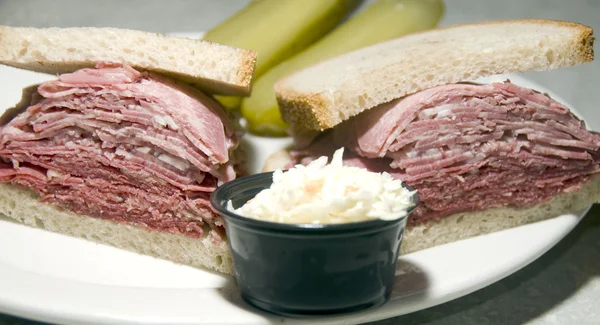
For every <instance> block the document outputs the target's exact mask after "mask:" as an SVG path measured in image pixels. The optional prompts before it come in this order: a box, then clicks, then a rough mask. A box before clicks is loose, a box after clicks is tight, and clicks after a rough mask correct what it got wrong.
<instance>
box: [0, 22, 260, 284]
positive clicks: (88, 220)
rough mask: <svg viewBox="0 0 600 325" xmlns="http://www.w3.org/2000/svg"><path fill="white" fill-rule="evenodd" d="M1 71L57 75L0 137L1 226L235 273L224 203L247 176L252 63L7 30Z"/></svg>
mask: <svg viewBox="0 0 600 325" xmlns="http://www.w3.org/2000/svg"><path fill="white" fill-rule="evenodd" d="M0 49H1V51H0V63H2V64H4V65H8V66H12V67H17V68H21V69H27V70H32V71H37V72H45V73H51V74H56V75H57V76H56V78H55V79H54V80H50V81H47V82H43V83H41V84H40V85H35V86H33V87H29V88H27V89H25V90H24V92H23V99H22V101H21V103H19V104H18V105H17V106H15V107H14V108H12V109H9V110H7V111H6V112H5V113H4V115H3V116H2V126H1V127H0V213H2V214H3V215H5V216H7V217H8V218H11V219H14V220H16V221H18V222H22V223H24V224H26V225H29V226H33V227H39V228H44V229H47V230H50V231H54V232H58V233H63V234H67V235H71V236H76V237H81V238H86V239H89V240H93V241H96V242H100V243H104V244H109V245H113V246H116V247H119V248H123V249H128V250H131V251H134V252H138V253H142V254H147V255H152V256H156V257H159V258H163V259H167V260H171V261H174V262H178V263H185V264H189V265H192V266H197V267H203V268H208V269H212V270H216V271H220V272H225V273H232V265H231V258H230V256H229V252H228V248H227V241H226V237H225V233H224V226H223V221H222V219H221V218H220V217H219V216H218V214H217V213H216V212H215V211H213V210H212V208H211V206H210V204H209V197H210V194H211V193H212V191H213V190H214V189H215V188H216V187H217V186H219V185H220V184H223V183H225V182H227V181H230V180H232V179H234V178H236V177H239V176H240V175H244V174H245V172H244V169H243V164H244V152H243V150H242V149H241V148H240V146H239V140H240V136H241V132H240V128H239V126H238V124H237V123H235V121H234V120H233V119H232V118H230V117H229V116H228V114H227V113H226V112H225V110H224V109H223V108H222V107H221V106H220V105H219V104H218V103H217V102H216V101H215V100H214V99H213V97H212V95H213V94H220V95H235V96H247V95H248V94H249V93H250V90H251V81H252V77H253V72H254V67H255V62H256V55H255V53H254V51H250V50H244V49H239V48H234V47H229V46H224V45H220V44H216V43H212V42H208V41H202V40H193V39H188V38H179V37H172V36H166V35H160V34H154V33H147V32H142V31H135V30H123V29H114V28H64V29H61V28H48V29H33V28H13V27H5V26H3V27H0Z"/></svg>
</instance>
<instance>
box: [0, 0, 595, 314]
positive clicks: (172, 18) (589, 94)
mask: <svg viewBox="0 0 600 325" xmlns="http://www.w3.org/2000/svg"><path fill="white" fill-rule="evenodd" d="M247 2H248V1H247V0H212V1H211V0H196V1H193V0H170V1H165V0H162V1H159V0H145V1H144V0H127V1H125V0H123V1H119V0H102V1H101V0H97V1H82V0H0V25H11V26H34V27H50V26H58V27H70V26H110V27H121V28H134V29H142V30H148V31H153V32H165V33H166V32H197V31H204V30H207V29H208V28H210V27H211V26H214V25H215V24H217V23H219V22H220V21H222V20H223V19H225V18H226V17H228V16H229V15H231V14H232V13H234V12H235V11H236V10H238V9H240V8H242V7H243V6H244V5H245V4H246V3H247ZM446 6H447V10H446V14H445V17H444V19H443V21H442V25H451V24H455V23H463V22H471V21H483V20H490V19H516V18H549V19H559V20H571V21H578V22H581V23H584V24H587V25H589V26H592V27H593V28H594V29H595V30H597V31H600V1H597V0H572V1H566V0H504V1H491V0H489V1H488V0H446ZM525 76H526V77H528V78H530V79H532V80H534V81H535V82H537V83H539V84H541V85H543V86H546V87H547V88H549V89H552V90H553V91H556V92H558V93H559V94H560V95H561V96H562V97H563V98H564V99H565V100H567V101H568V102H569V103H571V104H572V105H574V107H576V108H577V110H578V111H579V112H580V113H581V114H582V115H583V117H584V118H585V119H586V120H587V121H588V124H589V125H590V126H591V128H593V129H595V130H600V107H598V106H600V101H599V100H598V99H597V98H596V97H595V96H597V95H598V91H599V90H600V87H599V86H600V63H598V62H594V63H591V64H586V65H582V66H578V67H573V68H569V69H559V70H555V71H548V72H535V73H527V74H525ZM599 254H600V206H599V205H596V206H594V207H593V208H592V210H591V211H590V213H588V215H587V216H586V218H585V219H584V221H583V222H582V223H581V224H580V225H579V226H578V227H577V228H576V229H575V230H574V231H573V232H572V233H571V234H570V235H569V236H568V237H567V238H565V239H564V240H563V241H561V242H560V243H559V244H558V245H557V246H556V247H554V248H553V249H552V250H551V251H549V252H548V253H546V254H545V255H544V256H542V257H541V258H540V259H538V260H537V261H535V262H533V263H532V264H530V265H529V266H527V267H525V268H524V269H522V270H520V271H518V272H516V273H515V274H513V275H511V276H509V277H507V278H505V279H503V280H501V281H498V282H496V283H495V284H493V285H491V286H488V287H486V288H484V289H481V290H479V291H477V292H474V293H472V294H469V295H467V296H465V297H462V298H459V299H456V300H454V301H451V302H448V303H445V304H443V305H439V306H436V307H432V308H429V309H426V310H422V311H419V312H416V313H413V314H409V315H404V316H400V317H396V318H391V319H387V320H383V321H380V322H377V323H376V324H405V325H409V324H431V325H433V324H461V325H462V324H578V325H584V324H600V277H599V275H600V258H598V256H599ZM0 281H1V279H0ZM22 316H25V317H26V315H22ZM4 324H39V323H35V322H31V321H28V320H25V319H23V318H16V317H13V316H8V315H0V325H4Z"/></svg>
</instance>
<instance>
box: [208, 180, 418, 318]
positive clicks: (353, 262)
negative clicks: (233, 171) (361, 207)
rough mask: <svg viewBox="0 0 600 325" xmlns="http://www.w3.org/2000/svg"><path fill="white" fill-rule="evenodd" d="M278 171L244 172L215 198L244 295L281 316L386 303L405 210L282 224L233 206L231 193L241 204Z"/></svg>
mask: <svg viewBox="0 0 600 325" xmlns="http://www.w3.org/2000/svg"><path fill="white" fill-rule="evenodd" d="M272 175H273V173H272V172H269V173H262V174H256V175H252V176H247V177H242V178H238V179H236V180H234V181H231V182H228V183H226V184H224V185H222V186H221V187H219V188H217V190H216V191H215V192H214V193H213V194H212V196H211V204H212V205H213V207H214V208H215V209H216V210H217V211H218V212H219V213H220V214H221V215H222V216H223V218H224V219H225V227H226V232H227V238H228V241H229V247H230V249H231V255H232V257H233V265H234V269H235V276H236V278H237V282H238V286H239V289H240V291H241V295H242V297H243V299H244V300H246V301H247V302H248V303H250V304H252V305H254V306H256V307H258V308H260V309H263V310H266V311H269V312H273V313H277V314H282V315H322V314H333V313H342V312H350V311H357V310H360V309H364V308H368V307H374V306H378V305H382V304H383V303H385V302H386V301H387V300H388V299H389V295H390V292H391V288H392V282H393V279H394V273H395V269H396V262H397V261H398V252H399V249H400V243H401V241H402V234H403V232H404V228H405V226H406V217H403V218H400V219H397V220H391V221H386V220H370V221H363V222H353V223H346V224H327V225H313V224H284V223H275V222H267V221H261V220H256V219H251V218H246V217H243V216H240V215H237V214H235V213H233V212H231V211H229V210H227V202H228V201H229V200H231V201H232V204H233V207H234V208H239V207H240V206H242V205H243V204H244V203H246V202H247V201H248V200H249V199H252V198H253V197H254V196H255V195H256V194H257V193H259V192H260V191H262V190H263V189H265V188H268V187H270V186H271V183H272ZM409 189H410V188H409ZM411 190H412V189H411ZM413 200H414V202H415V206H414V207H412V208H411V209H410V211H408V214H409V213H410V212H412V211H413V210H414V208H415V207H416V206H417V205H418V203H419V199H418V195H415V197H414V198H413ZM408 214H407V215H408Z"/></svg>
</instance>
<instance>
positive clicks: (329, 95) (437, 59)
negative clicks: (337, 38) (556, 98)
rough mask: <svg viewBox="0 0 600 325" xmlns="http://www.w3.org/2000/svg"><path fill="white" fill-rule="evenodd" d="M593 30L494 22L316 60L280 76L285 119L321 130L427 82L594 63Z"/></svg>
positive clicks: (278, 93) (536, 22)
mask: <svg viewBox="0 0 600 325" xmlns="http://www.w3.org/2000/svg"><path fill="white" fill-rule="evenodd" d="M593 41H594V38H593V31H592V29H591V28H590V27H587V26H584V25H581V24H577V23H570V22H560V21H550V20H513V21H491V22H485V23H474V24H465V25H456V26H451V27H446V28H439V29H434V30H430V31H426V32H422V33H417V34H412V35H408V36H404V37H401V38H398V39H395V40H391V41H387V42H383V43H379V44H375V45H372V46H369V47H366V48H362V49H359V50H356V51H353V52H350V53H347V54H345V55H341V56H339V57H336V58H333V59H330V60H327V61H324V62H321V63H319V64H316V65H314V66H312V67H309V68H306V69H304V70H301V71H298V72H296V73H294V74H292V75H290V76H287V77H285V78H283V79H281V80H279V81H278V82H277V83H276V84H275V92H276V96H277V100H278V102H279V106H280V110H281V114H282V117H283V119H284V120H285V121H286V122H288V123H290V124H291V125H292V127H293V128H294V129H296V130H324V129H327V128H331V127H333V126H335V125H337V124H339V123H340V122H342V121H344V120H346V119H348V118H350V117H351V116H354V115H357V114H359V113H361V112H363V111H365V110H367V109H370V108H372V107H375V106H377V105H380V104H383V103H386V102H389V101H391V100H393V99H396V98H401V97H403V96H405V95H408V94H411V93H415V92H418V91H422V90H425V89H428V88H431V87H435V86H439V85H443V84H448V83H456V82H460V81H469V80H475V79H477V78H479V77H485V76H490V75H495V74H504V73H514V72H524V71H530V70H537V71H540V70H548V69H554V68H558V67H567V66H572V65H575V64H580V63H584V62H589V61H592V60H593V57H594V53H593Z"/></svg>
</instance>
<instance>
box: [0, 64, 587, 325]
mask: <svg viewBox="0 0 600 325" xmlns="http://www.w3.org/2000/svg"><path fill="white" fill-rule="evenodd" d="M507 77H509V78H510V79H511V80H512V81H513V82H515V83H517V84H520V85H523V86H526V87H531V88H534V89H537V90H540V91H544V92H548V93H550V95H551V96H552V97H554V98H556V99H557V100H559V101H562V100H561V99H560V98H559V97H558V96H556V95H555V94H553V93H552V92H550V91H548V90H547V89H544V88H543V87H540V86H539V85H535V84H533V83H531V82H528V81H527V80H524V79H523V78H519V77H518V76H497V77H494V78H488V79H486V80H484V81H502V80H504V79H505V78H507ZM52 78H53V76H49V75H43V74H36V73H32V72H27V71H21V70H17V69H13V68H8V67H3V66H2V67H0V89H1V90H0V109H5V108H8V107H10V106H12V105H14V104H15V103H16V102H18V100H19V99H20V94H21V89H22V88H23V87H26V86H29V85H32V84H35V83H39V82H41V81H44V80H49V79H52ZM562 102H563V103H564V101H562ZM565 104H566V103H565ZM246 140H247V141H248V142H249V144H251V145H252V150H251V151H252V152H253V153H254V156H253V158H254V160H253V161H252V167H253V168H254V170H255V171H257V170H258V169H259V168H260V166H261V165H262V162H263V161H264V159H265V158H266V157H267V156H268V155H269V154H270V153H271V152H275V151H278V150H280V148H282V147H284V146H285V145H286V144H288V143H289V142H290V140H289V139H265V138H258V137H252V136H248V137H247V138H246ZM585 212H586V211H582V212H580V213H578V214H576V215H564V216H560V217H557V218H554V219H551V220H547V221H543V222H538V223H535V224H531V225H527V226H523V227H519V228H515V229H510V230H506V231H502V232H497V233H494V234H490V235H486V236H480V237H477V238H473V239H468V240H464V241H460V242H456V243H452V244H448V245H444V246H439V247H435V248H432V249H428V250H425V251H421V252H417V253H414V254H410V255H406V256H403V257H401V259H400V262H399V266H398V271H397V273H396V274H397V275H396V279H395V289H394V291H393V294H392V299H391V301H390V302H389V303H387V304H386V305H385V306H383V307H381V308H377V309H373V310H369V311H365V312H360V313H355V314H350V315H344V316H336V317H324V318H319V319H310V321H309V322H310V323H312V324H341V323H343V324H351V323H363V322H367V321H374V320H379V319H383V318H388V317H393V316H397V315H402V314H406V313H410V312H414V311H417V310H420V309H424V308H428V307H431V306H434V305H437V304H441V303H443V302H446V301H449V300H452V299H455V298H458V297H460V296H463V295H466V294H468V293H470V292H473V291H475V290H478V289H480V288H483V287H485V286H487V285H489V284H491V283H493V282H495V281H498V280H500V279H502V278H503V277H505V276H507V275H509V274H511V273H513V272H515V271H517V270H518V269H520V268H522V267H523V266H525V265H527V264H528V263H530V262H532V261H533V260H535V259H536V258H538V257H539V256H540V255H542V254H543V253H544V252H546V251H547V250H548V249H550V248H551V247H552V246H554V245H555V244H556V243H557V242H558V241H560V240H561V239H562V238H563V237H564V236H565V235H566V234H568V233H569V232H570V231H571V230H572V229H573V228H574V227H575V225H576V224H577V223H578V222H579V220H580V219H581V218H582V217H583V216H584V214H585ZM0 312H4V313H8V314H13V315H20V316H24V317H27V318H32V319H36V320H41V321H46V322H52V323H61V324H133V323H143V324H165V323H169V324H234V323H243V324H268V323H271V322H279V321H282V319H281V318H280V317H276V316H271V315H266V314H263V313H260V312H257V311H256V310H254V309H252V308H250V307H248V306H246V305H245V304H244V303H243V302H242V301H241V300H240V298H239V297H238V292H237V289H236V285H235V281H234V279H233V278H232V277H229V276H224V275H220V274H216V273H211V272H207V271H203V270H199V269H195V268H191V267H187V266H182V265H177V264H174V263H171V262H168V261H163V260H158V259H154V258H151V257H148V256H142V255H137V254H134V253H130V252H127V251H123V250H119V249H116V248H113V247H109V246H104V245H99V244H95V243H91V242H88V241H85V240H82V239H76V238H70V237H67V236H63V235H59V234H54V233H49V232H46V231H42V230H39V229H33V228H29V227H26V226H23V225H21V224H17V223H14V222H11V221H9V220H7V219H0ZM302 322H304V321H303V320H298V319H286V323H288V324H295V323H302Z"/></svg>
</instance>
